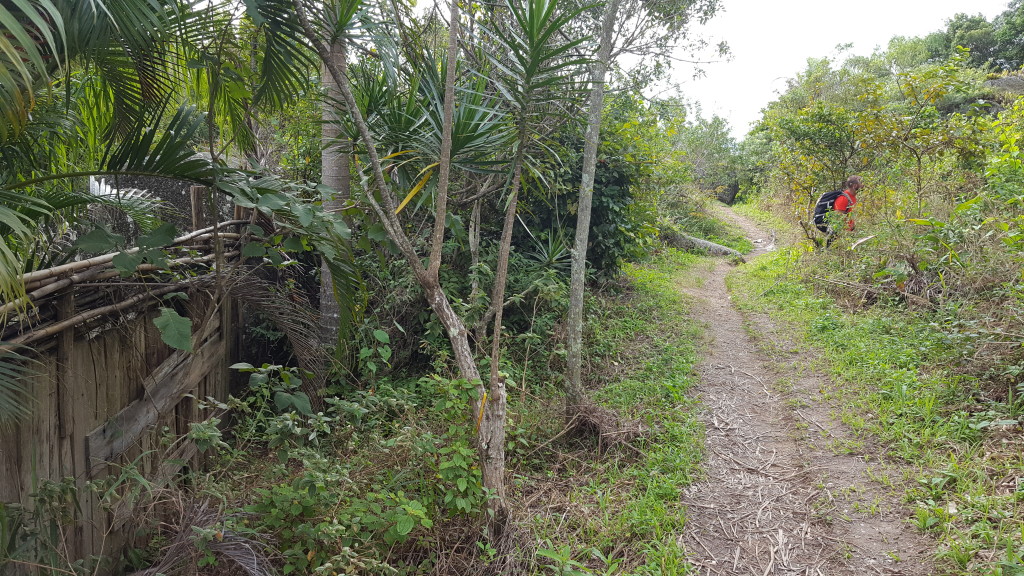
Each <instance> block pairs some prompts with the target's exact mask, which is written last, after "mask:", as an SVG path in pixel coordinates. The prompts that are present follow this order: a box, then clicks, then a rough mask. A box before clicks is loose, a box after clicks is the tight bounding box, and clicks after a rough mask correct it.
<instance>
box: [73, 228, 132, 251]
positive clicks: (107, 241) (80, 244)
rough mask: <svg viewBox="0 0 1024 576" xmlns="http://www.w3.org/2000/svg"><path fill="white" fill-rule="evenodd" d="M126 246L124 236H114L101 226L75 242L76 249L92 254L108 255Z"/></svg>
mask: <svg viewBox="0 0 1024 576" xmlns="http://www.w3.org/2000/svg"><path fill="white" fill-rule="evenodd" d="M123 244H124V236H121V235H120V234H114V233H113V232H111V231H110V230H107V229H106V228H104V227H102V226H100V227H99V228H96V229H95V230H93V231H91V232H89V233H88V234H86V235H85V236H82V237H81V238H79V239H78V241H77V242H75V247H76V248H78V249H79V250H82V251H84V252H89V253H92V254H106V253H108V252H110V251H112V250H116V249H117V248H118V247H119V246H122V245H123Z"/></svg>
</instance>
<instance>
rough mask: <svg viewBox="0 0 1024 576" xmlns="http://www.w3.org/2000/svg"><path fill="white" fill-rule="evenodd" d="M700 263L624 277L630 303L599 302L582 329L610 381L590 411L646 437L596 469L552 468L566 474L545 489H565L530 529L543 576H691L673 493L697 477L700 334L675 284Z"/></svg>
mask: <svg viewBox="0 0 1024 576" xmlns="http://www.w3.org/2000/svg"><path fill="white" fill-rule="evenodd" d="M698 261H699V258H698V257H695V256H690V255H685V254H681V253H678V252H674V251H671V252H667V253H665V254H663V255H661V256H659V257H658V258H656V259H655V260H653V261H652V262H650V263H648V264H646V265H644V266H636V267H630V268H629V269H628V276H629V278H630V288H629V289H628V291H627V293H626V294H625V295H620V296H617V297H615V298H604V299H602V302H601V304H600V306H599V307H598V309H599V310H600V312H599V313H598V314H596V315H595V316H596V317H592V318H590V319H588V321H589V322H591V326H592V331H593V333H592V336H591V339H590V346H591V352H592V354H593V356H592V358H597V360H595V361H596V362H600V363H603V364H604V367H603V371H604V372H605V373H606V374H610V375H611V377H610V378H609V380H608V382H607V383H606V384H605V385H604V386H603V387H602V388H601V389H600V390H598V391H596V394H595V395H596V399H597V401H598V402H599V403H601V404H603V405H604V406H606V407H609V408H611V409H613V410H615V411H616V412H618V413H620V414H623V415H625V416H627V417H630V418H634V419H637V420H639V421H641V422H643V423H644V424H645V425H646V426H648V427H649V428H650V430H651V431H652V433H651V435H650V437H649V438H648V439H647V440H646V442H644V443H642V444H641V445H640V446H639V448H640V451H639V452H636V453H634V452H632V451H629V450H622V451H621V452H620V453H617V454H611V455H606V456H605V457H604V458H603V459H601V460H600V461H597V462H594V461H592V460H590V461H588V460H585V459H578V458H576V457H575V455H574V454H573V453H572V451H571V450H570V451H567V452H565V453H563V454H562V455H561V456H560V457H556V458H555V459H560V460H561V462H562V463H563V466H561V467H556V469H557V470H558V474H557V476H556V477H553V478H551V480H550V481H551V482H552V483H563V484H564V483H569V484H571V487H570V488H569V489H568V490H567V491H566V492H565V498H564V502H559V503H558V504H559V505H558V506H557V507H556V508H555V509H554V512H553V513H550V514H546V515H540V516H538V517H537V520H536V533H537V535H538V538H539V539H540V540H541V541H544V542H547V543H548V544H549V546H548V549H547V550H546V551H545V550H542V552H545V553H546V554H547V556H546V558H548V560H549V561H542V563H543V564H547V570H548V571H547V572H545V573H555V574H566V573H573V572H567V571H565V570H570V569H572V570H578V572H575V573H595V574H636V575H640V574H652V575H653V574H684V573H686V572H687V570H688V563H687V561H686V558H685V550H684V549H683V548H682V547H681V546H679V545H678V543H677V540H676V539H677V537H678V535H679V533H680V532H681V531H682V528H683V525H684V523H685V515H684V511H683V508H682V506H681V505H680V490H681V489H682V488H684V487H686V486H687V485H689V484H691V483H692V482H693V480H694V477H695V476H696V475H697V474H698V464H699V462H700V460H701V458H702V450H703V440H702V437H703V436H702V435H703V426H702V425H701V424H700V422H699V421H698V420H697V419H696V417H695V416H694V414H693V411H692V410H691V407H692V401H691V400H689V399H688V398H687V397H686V392H687V390H688V389H689V387H690V386H691V384H692V383H693V381H694V377H693V374H692V373H693V365H694V363H695V362H696V359H697V357H696V352H695V344H694V343H695V342H697V341H698V336H699V333H698V329H697V328H696V327H695V326H694V325H693V323H692V322H690V321H689V320H688V318H687V315H686V313H685V311H686V309H687V307H688V305H687V303H686V302H685V301H684V299H683V297H682V296H681V295H680V294H679V293H678V291H677V290H675V289H674V288H673V279H674V278H675V277H676V276H677V275H679V274H681V273H683V272H684V271H685V270H686V269H687V268H688V267H690V266H692V265H693V264H694V263H696V262H698ZM570 562H572V564H570ZM584 567H585V568H584ZM583 570H586V572H584V571H583Z"/></svg>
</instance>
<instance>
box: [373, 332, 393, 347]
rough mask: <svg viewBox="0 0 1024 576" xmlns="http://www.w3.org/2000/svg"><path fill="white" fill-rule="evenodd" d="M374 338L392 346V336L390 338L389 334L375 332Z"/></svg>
mask: <svg viewBox="0 0 1024 576" xmlns="http://www.w3.org/2000/svg"><path fill="white" fill-rule="evenodd" d="M373 337H374V338H376V339H377V341H378V342H380V343H382V344H391V336H388V333H387V332H385V331H383V330H374V331H373Z"/></svg>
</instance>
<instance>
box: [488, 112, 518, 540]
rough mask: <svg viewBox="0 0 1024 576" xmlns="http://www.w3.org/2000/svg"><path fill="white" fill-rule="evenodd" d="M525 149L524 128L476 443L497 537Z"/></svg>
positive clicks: (504, 234)
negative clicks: (508, 295)
mask: <svg viewBox="0 0 1024 576" xmlns="http://www.w3.org/2000/svg"><path fill="white" fill-rule="evenodd" d="M525 146H526V128H525V126H523V127H521V128H520V131H519V149H518V150H516V156H515V163H514V165H513V172H512V193H511V196H510V197H509V199H508V207H507V208H506V209H505V222H504V224H503V225H502V230H501V244H500V246H499V248H498V268H497V270H496V271H495V273H494V288H493V289H492V291H491V308H492V309H493V310H494V328H493V330H492V332H491V374H490V378H489V379H488V385H487V396H486V399H487V401H486V402H485V404H484V406H483V410H482V414H483V418H481V420H480V432H479V440H480V443H481V445H482V446H487V450H486V451H485V452H484V454H483V456H484V460H483V462H482V463H481V469H480V470H481V472H482V473H483V479H484V487H485V488H488V489H489V490H491V493H492V494H494V495H495V496H496V498H494V499H492V500H491V504H490V508H491V512H492V514H491V517H492V521H491V523H490V524H489V530H490V533H489V536H490V538H491V539H492V540H494V539H495V538H497V537H498V536H499V534H498V533H497V530H500V529H501V527H502V526H503V525H504V522H505V517H506V516H507V510H506V507H505V419H506V416H507V410H506V408H507V405H508V393H507V391H506V390H505V378H504V377H503V376H502V375H501V374H500V372H499V368H500V366H501V319H502V313H503V311H504V309H505V287H506V285H507V284H508V260H509V256H510V254H511V252H512V231H513V229H514V228H515V225H516V206H517V204H518V202H519V186H520V184H521V182H522V175H523V149H524V148H525Z"/></svg>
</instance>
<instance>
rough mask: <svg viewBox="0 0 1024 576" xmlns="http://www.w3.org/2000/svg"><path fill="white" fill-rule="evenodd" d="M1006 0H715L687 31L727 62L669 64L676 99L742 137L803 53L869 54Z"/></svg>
mask: <svg viewBox="0 0 1024 576" xmlns="http://www.w3.org/2000/svg"><path fill="white" fill-rule="evenodd" d="M1008 4H1009V0H966V1H965V0H856V1H844V2H835V1H834V0H833V1H829V0H825V1H822V0H722V6H723V9H722V10H720V12H719V14H718V15H716V16H715V17H714V18H713V19H712V20H711V21H710V22H708V24H707V26H705V27H704V28H703V29H701V28H697V29H695V30H694V32H696V33H698V34H701V35H702V36H704V37H705V38H708V39H709V40H712V43H717V42H718V41H720V40H725V41H726V42H728V43H729V46H730V48H731V50H732V56H733V57H732V59H731V60H730V61H728V62H723V63H713V64H704V65H703V68H704V70H705V71H706V75H705V76H704V77H702V78H699V79H697V80H693V79H691V77H692V75H693V69H692V68H688V67H687V66H684V65H677V66H676V72H675V79H676V81H677V82H679V83H680V84H681V86H682V91H683V96H684V97H686V98H687V99H688V100H690V101H693V102H700V104H701V106H702V114H703V116H705V117H710V116H711V115H712V114H717V115H719V116H721V117H723V118H726V119H727V120H729V124H730V126H731V127H732V133H733V135H734V136H735V137H736V138H738V139H739V138H742V137H743V136H744V135H746V133H747V132H748V131H749V129H750V124H751V123H752V122H755V121H757V120H758V119H759V118H760V117H761V112H760V111H761V109H762V108H763V107H764V106H765V105H767V104H768V103H769V102H771V101H772V100H775V99H776V98H777V97H778V94H779V92H781V91H782V90H784V89H785V80H786V79H787V78H792V77H794V76H795V75H796V74H797V73H798V72H800V71H801V70H803V69H804V67H805V64H806V62H807V59H808V58H821V57H826V56H835V55H836V49H835V48H836V46H837V45H838V44H845V43H847V42H852V43H853V44H854V46H853V49H852V50H851V51H850V52H847V53H846V54H847V55H865V56H866V55H869V54H871V53H872V52H873V51H874V49H875V47H883V48H884V47H885V46H886V45H888V43H889V39H890V38H892V37H893V36H907V37H912V36H924V35H926V34H928V33H930V32H934V31H936V30H940V29H945V26H946V20H948V19H950V18H952V17H953V15H955V14H956V13H958V12H964V13H967V14H971V15H974V14H979V13H980V14H983V15H984V16H985V17H986V18H988V20H989V21H991V20H992V18H994V17H995V16H997V15H999V14H1001V13H1002V12H1003V11H1005V10H1006V9H1007V5H1008Z"/></svg>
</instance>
